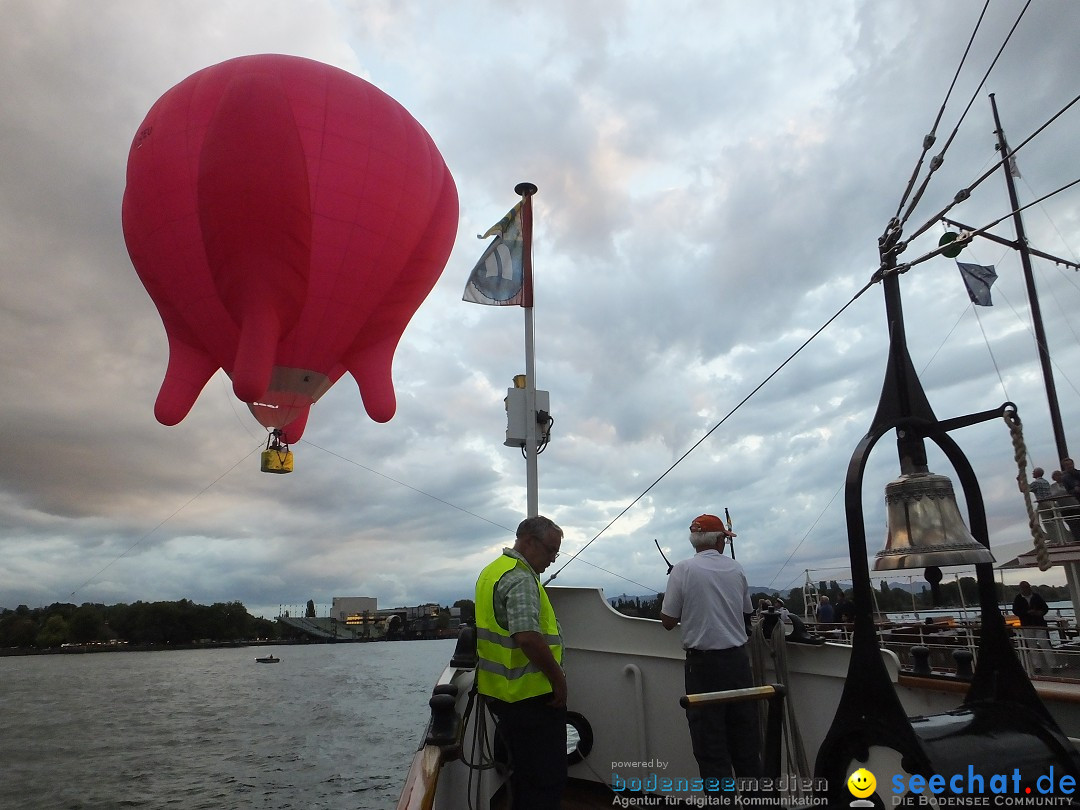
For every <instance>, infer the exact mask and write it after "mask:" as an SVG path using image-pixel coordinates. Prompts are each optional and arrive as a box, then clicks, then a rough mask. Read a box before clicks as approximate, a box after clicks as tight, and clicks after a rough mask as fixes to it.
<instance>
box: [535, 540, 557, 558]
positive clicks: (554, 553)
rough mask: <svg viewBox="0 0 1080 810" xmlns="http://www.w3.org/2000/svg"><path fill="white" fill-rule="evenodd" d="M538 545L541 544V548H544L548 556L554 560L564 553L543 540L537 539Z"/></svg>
mask: <svg viewBox="0 0 1080 810" xmlns="http://www.w3.org/2000/svg"><path fill="white" fill-rule="evenodd" d="M536 545H538V546H540V548H542V549H543V550H544V551H545V552H546V553H547V555H548V557H550V558H551V559H553V560H554V559H555V558H556V557H558V556H559V555H560V554H561V553H562V552H561V551H559V549H558V548H556V547H555V546H549V545H548V544H547V543H545V542H544V541H543V540H539V539H537V540H536Z"/></svg>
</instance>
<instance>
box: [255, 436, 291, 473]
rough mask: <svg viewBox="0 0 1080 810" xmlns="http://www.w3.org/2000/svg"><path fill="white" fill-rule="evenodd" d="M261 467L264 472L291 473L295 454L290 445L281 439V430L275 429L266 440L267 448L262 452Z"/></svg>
mask: <svg viewBox="0 0 1080 810" xmlns="http://www.w3.org/2000/svg"><path fill="white" fill-rule="evenodd" d="M260 469H261V470H262V471H263V472H264V473H279V474H284V473H291V472H292V471H293V454H292V451H291V450H290V449H289V445H287V444H285V443H284V442H282V441H281V431H280V430H275V431H272V432H271V433H270V436H269V438H267V440H266V449H265V450H263V452H262V465H261V467H260Z"/></svg>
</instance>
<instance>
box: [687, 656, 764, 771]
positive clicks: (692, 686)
mask: <svg viewBox="0 0 1080 810" xmlns="http://www.w3.org/2000/svg"><path fill="white" fill-rule="evenodd" d="M685 680H686V694H688V695H693V694H697V693H700V692H720V691H723V690H726V689H742V688H745V687H748V686H753V685H754V677H753V675H752V674H751V671H750V656H749V655H747V652H746V648H745V647H733V648H731V649H727V650H704V651H694V650H687V652H686V668H685ZM686 721H687V723H688V724H689V726H690V740H691V742H692V743H693V746H694V758H695V759H696V760H697V764H698V770H699V771H700V773H701V777H702V779H713V778H716V779H724V778H727V777H730V776H731V775H732V771H733V770H734V772H735V775H736V776H740V777H757V776H761V731H760V729H759V727H758V713H757V703H755V702H753V701H745V702H742V703H729V704H725V705H722V706H709V707H704V708H693V707H691V708H688V709H687V710H686Z"/></svg>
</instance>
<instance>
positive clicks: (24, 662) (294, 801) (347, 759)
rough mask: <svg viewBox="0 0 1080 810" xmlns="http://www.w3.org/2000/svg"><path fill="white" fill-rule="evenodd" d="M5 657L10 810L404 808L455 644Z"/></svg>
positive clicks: (2, 726) (4, 779)
mask: <svg viewBox="0 0 1080 810" xmlns="http://www.w3.org/2000/svg"><path fill="white" fill-rule="evenodd" d="M268 649H270V648H267V647H248V648H239V649H221V650H178V651H175V652H132V653H100V654H90V655H43V656H26V657H15V658H0V808H4V810H7V808H12V810H15V809H16V808H18V809H19V810H22V808H48V810H54V809H56V810H59V809H60V808H72V809H73V810H74V808H113V807H145V808H158V807H174V808H214V810H228V808H248V807H252V808H268V810H269V809H273V810H279V809H283V808H297V809H298V810H313V809H314V808H326V809H327V810H339V809H340V810H346V809H347V810H383V809H384V808H393V807H394V805H395V803H396V801H397V797H398V793H399V792H400V790H401V785H402V782H403V781H404V779H405V774H406V772H407V770H408V767H409V762H410V760H411V759H412V755H413V753H414V752H415V751H416V748H417V746H418V745H419V742H420V737H421V735H422V734H423V731H424V725H425V723H426V718H427V716H428V708H427V701H428V698H429V697H430V696H431V689H432V687H433V686H434V684H435V679H436V678H437V677H438V675H439V673H440V672H441V671H442V668H443V667H444V666H445V665H446V664H447V662H448V661H449V660H450V656H451V655H452V653H453V649H454V642H453V641H411V642H389V643H376V644H337V645H322V644H320V645H310V646H287V647H278V648H274V650H275V653H276V655H277V656H278V657H279V658H281V662H280V663H278V664H257V663H256V662H255V657H256V656H257V655H259V656H261V655H266V654H268V653H267V650H268Z"/></svg>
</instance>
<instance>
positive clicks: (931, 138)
mask: <svg viewBox="0 0 1080 810" xmlns="http://www.w3.org/2000/svg"><path fill="white" fill-rule="evenodd" d="M988 8H990V0H986V3H985V4H984V5H983V10H982V13H981V14H979V19H978V20H977V21H976V23H975V28H974V29H973V30H972V32H971V38H970V39H968V44H967V47H966V48H965V49H964V53H963V55H962V56H961V57H960V64H959V65H957V66H956V73H954V74H953V78H952V82H951V83H950V84H949V89H948V90H947V91H946V92H945V98H944V99H943V100H942V102H941V106H940V107H939V108H938V112H937V117H936V118H935V119H934V125H933V126H932V127H930V132H929V133H928V134H927V135H926V136H925V137H924V138H923V147H922V152H921V153H920V154H919V159H918V160H917V161H916V163H915V168H914V169H913V170H912V172H911V177H910V178H909V179H908V182H907V188H905V189H904V195H903V197H901V198H900V203H899V204H898V205H897V206H896V218H898V219H899V217H900V212H901V211H903V210H904V204H905V203H906V202H907V200H908V197H910V196H911V190H912V189H913V188H915V181H916V180H917V179H918V178H919V173H920V172H921V171H922V167H923V162H924V161H925V160H926V153H927V152H929V151H930V147H932V146H933V145H934V143H935V142H936V141H937V128H938V125H939V124H940V123H941V119H942V116H944V115H945V107H946V106H948V104H949V98H950V97H951V96H952V91H953V90H954V89H955V88H956V80H957V79H959V78H960V71H961V70H963V68H964V63H965V62H967V58H968V54H969V53H970V52H971V46H972V44H973V43H974V42H975V35H976V34H978V32H979V28H980V27H981V26H982V21H983V18H984V17H985V16H986V11H987V9H988ZM968 106H970V105H968ZM927 179H929V178H927ZM925 189H926V183H925V182H924V183H923V186H922V188H920V189H919V194H920V196H921V195H922V192H923V191H924V190H925Z"/></svg>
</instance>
